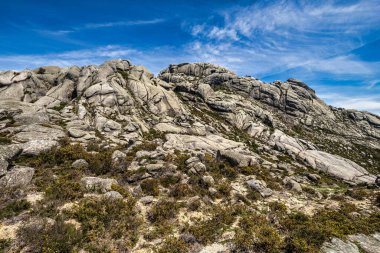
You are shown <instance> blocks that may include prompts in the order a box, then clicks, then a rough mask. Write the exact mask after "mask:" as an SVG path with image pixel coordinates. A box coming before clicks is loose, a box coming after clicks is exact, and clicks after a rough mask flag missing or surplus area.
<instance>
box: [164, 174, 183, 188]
mask: <svg viewBox="0 0 380 253" xmlns="http://www.w3.org/2000/svg"><path fill="white" fill-rule="evenodd" d="M180 180H181V178H180V177H179V176H176V175H165V176H163V177H161V178H160V184H161V185H162V186H163V187H165V188H167V187H170V186H172V185H175V184H177V183H178V182H179V181H180Z"/></svg>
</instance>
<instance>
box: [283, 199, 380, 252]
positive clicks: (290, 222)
mask: <svg viewBox="0 0 380 253" xmlns="http://www.w3.org/2000/svg"><path fill="white" fill-rule="evenodd" d="M353 210H355V209H353V207H352V206H351V205H346V204H345V205H343V206H342V208H341V209H340V210H320V211H318V212H317V213H316V214H314V215H313V216H307V215H305V214H302V213H293V214H291V215H289V216H287V217H285V218H283V219H282V220H281V224H282V226H283V228H284V229H285V230H286V231H287V232H286V233H287V238H286V250H287V251H288V252H318V250H319V248H320V247H321V245H322V244H323V242H325V241H327V240H329V239H330V238H332V237H338V238H345V237H346V236H347V235H349V234H356V233H364V234H371V233H374V232H376V231H378V228H379V227H380V213H374V214H371V215H369V216H360V217H355V219H353V218H352V216H350V213H351V212H352V211H353Z"/></svg>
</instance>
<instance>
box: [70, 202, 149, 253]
mask: <svg viewBox="0 0 380 253" xmlns="http://www.w3.org/2000/svg"><path fill="white" fill-rule="evenodd" d="M135 203H136V201H135V200H134V199H132V198H129V199H127V200H126V201H125V200H121V199H115V200H112V199H107V198H85V199H82V200H81V201H80V202H79V204H78V206H77V207H75V208H74V210H73V211H72V213H71V215H72V217H73V218H75V219H76V220H78V221H79V222H80V223H81V226H82V230H83V235H84V237H85V240H86V242H90V243H94V242H96V241H97V240H100V239H101V238H108V237H110V238H111V239H121V238H122V239H123V241H124V242H125V244H126V245H127V247H132V246H134V245H135V243H136V242H137V239H138V229H139V227H140V225H141V224H142V221H141V219H140V218H139V217H138V213H137V211H136V210H135Z"/></svg>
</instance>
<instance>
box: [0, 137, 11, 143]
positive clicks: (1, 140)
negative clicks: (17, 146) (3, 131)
mask: <svg viewBox="0 0 380 253" xmlns="http://www.w3.org/2000/svg"><path fill="white" fill-rule="evenodd" d="M11 143H12V139H11V138H9V137H7V136H0V145H6V144H11Z"/></svg>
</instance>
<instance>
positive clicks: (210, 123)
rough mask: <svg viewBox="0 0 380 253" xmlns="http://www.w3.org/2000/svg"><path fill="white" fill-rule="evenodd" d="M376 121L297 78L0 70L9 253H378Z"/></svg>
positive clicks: (217, 71)
mask: <svg viewBox="0 0 380 253" xmlns="http://www.w3.org/2000/svg"><path fill="white" fill-rule="evenodd" d="M378 175H380V117H379V116H377V115H375V114H372V113H369V112H362V111H356V110H346V109H343V108H335V107H332V106H329V105H327V104H325V103H324V102H323V101H322V100H321V99H320V98H318V96H317V94H316V93H315V91H314V90H313V89H311V88H310V87H309V86H308V85H307V84H305V83H304V82H302V81H299V80H296V79H293V78H291V79H288V80H287V81H285V82H281V81H276V82H273V83H265V82H262V81H260V80H258V79H255V78H253V77H241V76H238V75H236V74H235V73H233V72H232V71H230V70H228V69H226V68H223V67H220V66H216V65H213V64H209V63H192V64H190V63H183V64H172V65H169V67H168V68H166V69H164V70H162V71H161V73H160V74H159V75H158V76H157V77H155V76H154V75H153V74H151V73H150V72H149V71H148V70H147V69H146V68H145V67H143V66H134V65H132V63H131V62H129V61H127V60H112V61H107V62H105V63H104V64H102V65H99V66H95V65H91V66H84V67H77V66H73V67H69V68H59V67H54V66H48V67H40V68H38V69H34V70H24V71H21V72H17V71H3V72H0V187H1V189H2V191H1V194H0V221H1V225H0V251H1V250H3V251H4V252H202V253H206V252H319V251H322V252H326V253H327V252H352V253H354V252H358V253H359V252H368V253H372V252H380V234H379V233H380V209H379V208H380V191H379V186H380V176H378Z"/></svg>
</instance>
